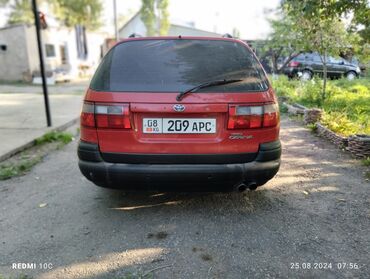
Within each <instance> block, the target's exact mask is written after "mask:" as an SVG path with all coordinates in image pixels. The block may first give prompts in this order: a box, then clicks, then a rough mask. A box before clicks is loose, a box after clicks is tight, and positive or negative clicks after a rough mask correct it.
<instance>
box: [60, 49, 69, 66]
mask: <svg viewBox="0 0 370 279" xmlns="http://www.w3.org/2000/svg"><path fill="white" fill-rule="evenodd" d="M60 59H61V62H62V64H67V49H66V47H65V46H60Z"/></svg>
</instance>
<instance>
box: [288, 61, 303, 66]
mask: <svg viewBox="0 0 370 279" xmlns="http://www.w3.org/2000/svg"><path fill="white" fill-rule="evenodd" d="M299 65H300V63H299V62H297V61H291V62H289V64H288V66H289V67H298V66H299Z"/></svg>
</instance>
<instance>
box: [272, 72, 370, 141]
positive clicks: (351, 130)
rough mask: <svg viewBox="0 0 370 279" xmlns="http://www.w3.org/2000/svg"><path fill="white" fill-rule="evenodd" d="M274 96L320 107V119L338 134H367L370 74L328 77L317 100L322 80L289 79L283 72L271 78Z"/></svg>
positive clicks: (369, 131) (369, 132) (368, 127)
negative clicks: (324, 92) (273, 78)
mask: <svg viewBox="0 0 370 279" xmlns="http://www.w3.org/2000/svg"><path fill="white" fill-rule="evenodd" d="M272 84H273V87H274V89H275V91H276V93H277V95H278V96H285V97H289V99H290V100H291V102H293V103H300V104H302V105H304V106H306V107H309V108H313V107H319V108H322V109H323V110H324V112H325V113H324V116H323V119H322V122H323V124H325V125H326V126H327V127H328V128H330V129H331V130H332V131H334V132H337V133H339V134H341V135H344V136H348V135H351V134H370V78H367V79H365V78H364V79H357V80H354V81H349V80H347V79H339V80H328V84H327V98H326V99H325V100H324V101H322V100H321V90H322V80H321V79H318V78H314V79H313V80H311V81H308V82H300V81H297V80H293V81H290V80H288V79H287V78H286V77H285V76H283V77H279V78H278V79H275V80H273V82H272Z"/></svg>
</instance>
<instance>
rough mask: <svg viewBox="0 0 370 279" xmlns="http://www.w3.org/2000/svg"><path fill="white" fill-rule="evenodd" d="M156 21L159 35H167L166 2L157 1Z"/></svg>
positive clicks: (168, 23) (168, 25) (168, 22)
mask: <svg viewBox="0 0 370 279" xmlns="http://www.w3.org/2000/svg"><path fill="white" fill-rule="evenodd" d="M157 9H158V20H159V35H160V36H164V35H167V33H168V29H169V28H170V21H169V15H170V14H169V12H168V0H159V1H157Z"/></svg>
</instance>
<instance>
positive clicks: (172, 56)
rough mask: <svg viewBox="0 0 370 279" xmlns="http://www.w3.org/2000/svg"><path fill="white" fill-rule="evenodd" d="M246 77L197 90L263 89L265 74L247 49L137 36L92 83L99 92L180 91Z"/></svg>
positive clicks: (110, 57)
mask: <svg viewBox="0 0 370 279" xmlns="http://www.w3.org/2000/svg"><path fill="white" fill-rule="evenodd" d="M220 79H242V81H241V82H237V83H232V84H227V85H221V86H213V87H209V88H203V89H201V90H199V91H198V92H245V91H264V90H266V89H267V88H268V82H267V79H266V76H265V74H264V72H263V70H262V68H261V66H260V64H259V63H258V62H257V60H256V59H255V57H254V56H253V54H252V53H251V51H250V50H249V49H247V48H246V47H244V46H243V45H241V44H240V43H237V42H231V41H222V40H186V39H173V40H168V39H166V40H138V41H131V42H125V43H121V44H118V45H117V46H116V47H114V48H113V49H112V50H111V51H110V52H109V53H108V54H107V55H106V56H105V57H104V59H103V61H102V63H101V64H100V66H99V68H98V69H97V71H96V73H95V75H94V77H93V79H92V81H91V84H90V87H91V88H92V89H94V90H97V91H125V92H180V91H184V90H188V89H189V88H191V87H194V86H197V85H199V84H201V83H204V82H209V81H214V80H220Z"/></svg>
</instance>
